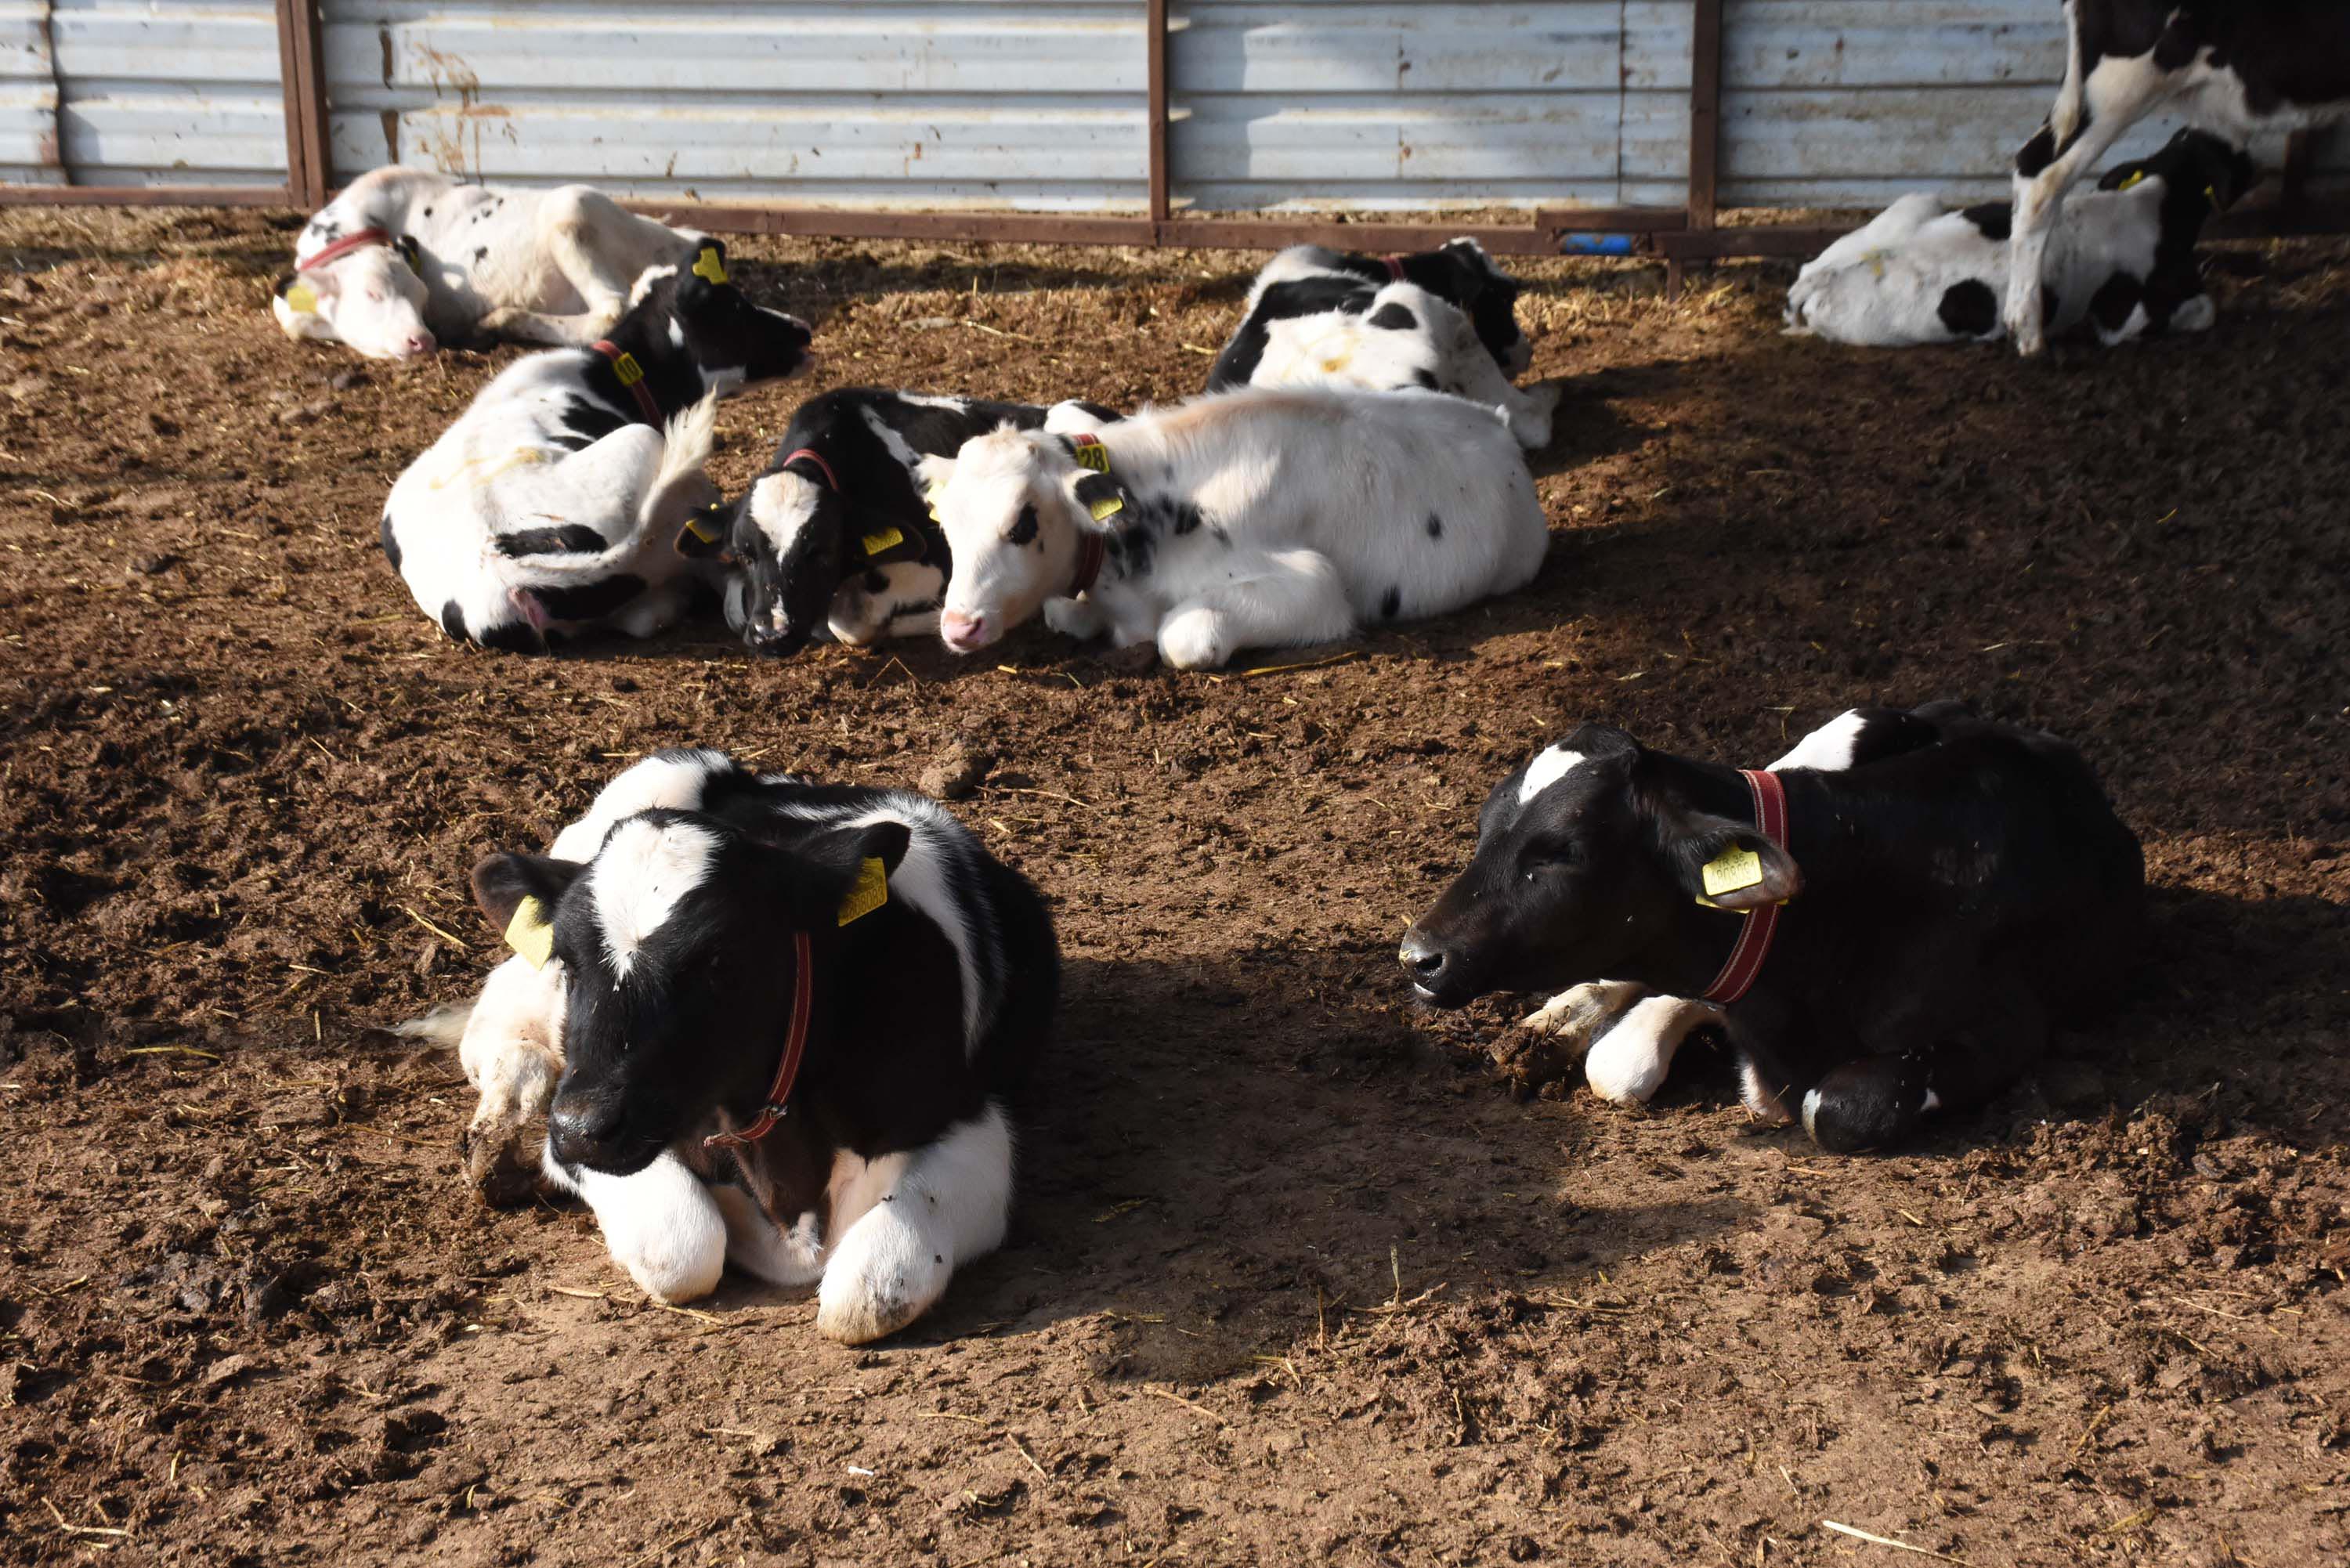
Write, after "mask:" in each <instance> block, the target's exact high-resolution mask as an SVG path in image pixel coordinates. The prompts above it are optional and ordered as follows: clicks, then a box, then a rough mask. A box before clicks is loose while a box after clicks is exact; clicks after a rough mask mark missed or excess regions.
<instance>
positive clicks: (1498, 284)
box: [1208, 240, 1558, 450]
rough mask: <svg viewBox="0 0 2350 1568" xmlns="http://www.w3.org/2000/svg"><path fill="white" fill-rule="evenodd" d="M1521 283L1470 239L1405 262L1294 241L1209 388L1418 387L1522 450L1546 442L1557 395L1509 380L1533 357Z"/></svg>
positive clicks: (1252, 292)
mask: <svg viewBox="0 0 2350 1568" xmlns="http://www.w3.org/2000/svg"><path fill="white" fill-rule="evenodd" d="M1518 289H1519V283H1518V280H1517V279H1515V278H1513V277H1512V276H1510V275H1509V274H1507V273H1505V272H1503V271H1502V270H1501V268H1499V267H1497V266H1495V265H1493V263H1492V259H1491V258H1490V257H1488V256H1487V255H1486V254H1485V252H1484V249H1483V247H1482V246H1480V245H1479V244H1477V242H1476V241H1474V240H1455V241H1453V242H1452V243H1451V244H1449V245H1446V246H1445V247H1444V248H1443V249H1441V250H1435V251H1424V252H1421V253H1420V254H1417V255H1408V256H1367V255H1357V254H1347V253H1343V252H1339V251H1330V250H1324V249H1323V248H1322V247H1321V246H1319V245H1293V246H1292V247H1291V248H1289V249H1288V250H1285V251H1284V252H1282V253H1281V254H1279V255H1277V256H1275V257H1274V258H1273V260H1272V261H1270V262H1268V263H1266V264H1265V267H1264V270H1263V272H1261V273H1259V274H1258V275H1257V278H1256V282H1255V283H1254V285H1253V286H1251V287H1250V289H1249V297H1248V315H1247V317H1246V318H1245V319H1243V321H1242V323H1241V325H1240V327H1239V328H1238V329H1237V330H1236V331H1234V332H1233V334H1232V340H1231V341H1230V342H1228V343H1226V344H1225V345H1224V351H1223V353H1222V355H1221V356H1219V357H1218V358H1217V360H1216V363H1215V368H1214V369H1212V370H1211V371H1210V372H1209V374H1208V390H1209V391H1211V392H1222V391H1226V390H1229V389H1232V388H1234V387H1248V386H1255V387H1312V386H1327V387H1362V388H1365V389H1368V390H1371V391H1375V392H1376V391H1394V390H1397V389H1400V388H1404V387H1419V388H1422V389H1427V390H1430V391H1438V392H1449V393H1451V394H1452V395H1453V396H1454V397H1459V398H1466V399H1468V400H1470V401H1471V402H1472V403H1481V404H1482V405H1484V406H1485V407H1487V408H1497V409H1500V410H1503V412H1504V416H1505V417H1506V418H1507V419H1508V421H1509V424H1510V433H1511V434H1513V435H1514V436H1516V437H1517V438H1518V443H1519V444H1520V445H1521V446H1523V447H1526V448H1528V449H1529V450H1531V449H1534V448H1537V447H1544V446H1547V445H1549V444H1550V433H1551V413H1552V410H1554V409H1555V408H1556V407H1557V404H1558V389H1557V388H1556V387H1534V388H1532V389H1528V390H1525V391H1523V392H1522V391H1520V390H1519V389H1517V388H1515V387H1513V386H1512V385H1511V384H1510V378H1511V377H1512V376H1514V375H1517V374H1519V373H1520V372H1522V371H1523V370H1524V369H1525V368H1526V366H1527V364H1528V363H1530V362H1531V361H1532V359H1533V358H1534V348H1533V346H1532V345H1531V344H1529V343H1528V342H1527V341H1526V338H1525V335H1524V333H1523V332H1521V331H1520V330H1519V329H1518V321H1517V313H1516V309H1515V306H1516V303H1517V297H1518Z"/></svg>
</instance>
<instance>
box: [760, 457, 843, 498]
mask: <svg viewBox="0 0 2350 1568" xmlns="http://www.w3.org/2000/svg"><path fill="white" fill-rule="evenodd" d="M802 458H806V459H807V460H808V461H809V462H812V463H814V464H816V468H817V470H818V471H819V472H822V473H823V475H824V487H825V488H826V489H827V490H829V491H831V492H832V493H834V494H835V495H838V494H839V493H841V490H840V476H839V475H838V474H837V473H835V472H832V464H830V463H828V462H825V461H824V458H823V456H822V455H821V454H820V453H819V452H817V451H816V448H814V447H812V446H804V447H802V448H800V449H799V450H798V451H797V452H794V453H792V455H791V456H789V457H787V458H785V459H784V461H783V462H779V463H777V464H776V465H775V466H776V467H777V468H789V467H791V465H792V464H794V463H795V462H798V461H799V460H800V459H802Z"/></svg>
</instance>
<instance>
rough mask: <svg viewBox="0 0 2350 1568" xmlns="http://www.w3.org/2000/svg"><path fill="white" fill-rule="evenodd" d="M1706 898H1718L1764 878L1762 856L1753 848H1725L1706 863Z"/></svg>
mask: <svg viewBox="0 0 2350 1568" xmlns="http://www.w3.org/2000/svg"><path fill="white" fill-rule="evenodd" d="M1704 876H1705V898H1700V899H1699V900H1698V902H1700V903H1704V902H1706V901H1707V900H1708V899H1712V898H1720V897H1721V895H1722V894H1724V893H1735V892H1738V891H1740V890H1741V889H1742V888H1752V887H1753V886H1754V885H1755V884H1757V883H1758V882H1760V881H1762V880H1763V857H1761V856H1760V855H1757V854H1755V853H1754V851H1752V849H1725V850H1723V851H1722V852H1721V854H1719V855H1717V856H1715V857H1713V858H1712V859H1711V860H1709V861H1707V862H1706V863H1705V873H1704Z"/></svg>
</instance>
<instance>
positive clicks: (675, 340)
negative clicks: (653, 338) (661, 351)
mask: <svg viewBox="0 0 2350 1568" xmlns="http://www.w3.org/2000/svg"><path fill="white" fill-rule="evenodd" d="M669 343H670V347H671V348H684V347H685V323H683V322H682V321H680V320H679V319H678V318H677V317H674V316H672V317H670V318H669Z"/></svg>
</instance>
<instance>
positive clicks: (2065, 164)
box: [2006, 13, 2170, 355]
mask: <svg viewBox="0 0 2350 1568" xmlns="http://www.w3.org/2000/svg"><path fill="white" fill-rule="evenodd" d="M2068 16H2069V13H2068ZM2077 26H2078V25H2077V23H2076V24H2075V26H2074V35H2073V36H2074V58H2073V60H2072V61H2071V63H2070V64H2069V65H2068V66H2067V67H2066V69H2065V77H2064V87H2063V88H2061V89H2060V90H2059V92H2058V94H2057V99H2056V112H2055V114H2054V116H2052V117H2051V119H2050V120H2049V122H2048V123H2047V124H2045V125H2043V126H2042V127H2041V128H2040V130H2039V133H2038V134H2037V135H2035V136H2033V139H2032V140H2029V141H2027V142H2025V143H2024V144H2023V148H2022V151H2019V152H2018V153H2017V154H2016V155H2015V216H2014V220H2013V224H2012V229H2011V230H2010V235H2009V239H2008V247H2007V268H2008V275H2007V308H2006V321H2007V331H2008V335H2009V336H2010V337H2012V338H2014V339H2015V348H2016V352H2018V353H2019V354H2025V355H2033V354H2038V353H2040V352H2041V351H2042V350H2043V348H2046V347H2047V342H2048V338H2047V330H2046V326H2047V324H2046V320H2045V316H2046V310H2045V307H2044V306H2043V302H2042V289H2041V276H2040V275H2041V269H2042V268H2043V266H2045V265H2047V260H2048V241H2049V238H2050V236H2051V235H2053V234H2054V233H2055V230H2056V222H2057V219H2058V217H2059V215H2060V214H2061V213H2062V211H2063V208H2064V192H2066V191H2067V190H2069V189H2071V188H2072V186H2073V184H2074V182H2076V181H2078V180H2079V179H2080V178H2081V176H2083V175H2084V174H2086V173H2089V172H2091V171H2094V170H2095V168H2096V166H2097V164H2098V163H2099V162H2100V161H2103V160H2104V158H2105V156H2106V153H2107V152H2109V151H2112V150H2113V146H2114V143H2115V142H2116V141H2119V140H2121V139H2122V135H2123V133H2124V132H2126V131H2127V130H2129V128H2130V127H2131V126H2133V125H2135V124H2137V122H2138V121H2139V120H2140V119H2144V118H2145V116H2146V114H2147V110H2149V109H2152V108H2153V107H2154V106H2155V105H2156V104H2157V103H2158V102H2159V101H2160V100H2161V99H2162V98H2163V97H2164V96H2165V94H2166V92H2167V91H2168V88H2169V86H2170V73H2169V72H2168V71H2165V70H2164V69H2163V68H2162V67H2160V66H2158V65H2157V64H2156V63H2155V58H2154V56H2153V55H2152V54H2151V53H2149V54H2146V55H2139V56H2135V57H2118V56H2107V57H2104V58H2102V59H2100V60H2098V61H2097V63H2096V66H2095V68H2094V69H2093V70H2091V71H2089V72H2088V74H2087V76H2086V78H2084V77H2083V76H2082V74H2081V61H2080V58H2079V47H2080V46H2079V33H2078V30H2077Z"/></svg>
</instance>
